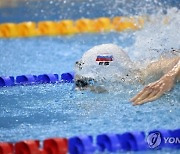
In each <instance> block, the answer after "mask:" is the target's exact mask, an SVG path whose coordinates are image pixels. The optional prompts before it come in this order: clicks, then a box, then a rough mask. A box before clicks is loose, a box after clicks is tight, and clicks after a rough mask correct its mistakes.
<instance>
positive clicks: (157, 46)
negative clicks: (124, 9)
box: [126, 8, 180, 62]
mask: <svg viewBox="0 0 180 154" xmlns="http://www.w3.org/2000/svg"><path fill="white" fill-rule="evenodd" d="M146 20H147V21H148V22H147V23H146V25H145V27H144V29H142V30H141V31H137V32H135V33H134V38H135V43H134V44H133V45H132V46H131V47H129V48H127V49H126V50H128V51H129V54H130V55H131V58H132V59H134V60H143V61H145V60H146V61H147V62H149V61H152V60H157V59H158V58H159V57H160V56H162V55H168V56H170V55H172V50H178V49H180V35H179V34H180V29H179V28H178V27H180V10H178V9H177V8H171V9H168V10H167V14H166V15H165V14H162V13H161V12H158V13H157V14H154V15H151V16H149V17H148V19H146ZM177 54H178V53H177Z"/></svg>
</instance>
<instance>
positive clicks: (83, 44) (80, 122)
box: [0, 9, 180, 153]
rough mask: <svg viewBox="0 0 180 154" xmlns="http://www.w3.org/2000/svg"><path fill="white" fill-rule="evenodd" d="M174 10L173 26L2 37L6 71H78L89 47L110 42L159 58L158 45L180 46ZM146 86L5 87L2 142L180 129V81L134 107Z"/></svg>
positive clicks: (134, 55)
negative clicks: (105, 89)
mask: <svg viewBox="0 0 180 154" xmlns="http://www.w3.org/2000/svg"><path fill="white" fill-rule="evenodd" d="M169 15H170V16H171V17H174V18H172V19H171V24H170V25H169V26H164V25H163V26H162V25H160V23H159V22H158V24H154V23H153V24H149V25H146V27H145V28H144V29H143V30H140V31H137V32H124V33H118V32H110V33H101V34H79V35H75V36H66V37H60V36H59V37H37V38H17V39H0V76H17V75H23V74H34V75H39V74H43V73H58V74H61V73H64V72H69V71H73V70H74V64H75V61H77V60H79V59H80V58H81V56H82V55H83V53H84V52H85V51H87V50H88V49H90V48H92V47H93V46H95V45H99V44H104V43H114V44H117V45H119V46H120V47H122V48H123V49H124V50H125V51H126V52H127V53H128V54H129V56H130V57H131V59H133V60H137V61H139V60H141V61H143V62H146V60H147V59H150V60H154V59H157V58H158V57H159V55H160V53H159V52H158V53H157V52H156V51H157V50H158V51H162V52H163V51H164V50H169V49H171V48H172V47H173V48H175V49H179V48H180V46H179V45H180V42H179V41H180V36H179V35H178V34H179V33H180V29H179V28H178V27H179V26H180V22H179V10H178V11H177V10H176V9H172V10H170V11H169ZM159 26H160V27H159ZM157 27H159V28H158V31H157ZM151 49H157V50H151ZM142 58H143V59H142ZM142 88H143V86H142V85H116V86H114V90H113V91H110V92H109V93H102V94H96V93H93V92H90V91H75V90H74V84H72V83H64V84H44V85H34V86H15V87H3V88H0V141H10V142H17V141H19V140H25V139H40V140H43V139H46V138H48V137H56V136H58V137H72V136H75V135H93V136H96V135H98V134H101V133H107V132H108V133H123V132H126V131H135V130H138V131H145V132H148V131H150V130H153V129H176V128H180V118H179V117H180V105H179V103H180V95H179V91H180V84H179V83H178V84H176V85H175V87H174V88H173V90H172V91H171V92H169V93H168V94H166V95H164V96H163V97H161V98H160V99H159V100H156V101H154V102H152V103H147V104H144V105H141V106H132V104H131V103H130V102H129V99H130V98H131V97H132V96H134V95H135V94H136V93H137V92H138V91H139V90H141V89H142ZM149 153H152V152H151V151H150V152H149ZM153 153H179V151H178V150H176V151H171V150H163V151H153Z"/></svg>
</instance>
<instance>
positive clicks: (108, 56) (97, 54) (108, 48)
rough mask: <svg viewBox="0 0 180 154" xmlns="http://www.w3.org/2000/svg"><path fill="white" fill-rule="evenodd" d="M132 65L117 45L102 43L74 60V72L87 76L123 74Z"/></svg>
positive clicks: (104, 76)
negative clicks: (77, 59)
mask: <svg viewBox="0 0 180 154" xmlns="http://www.w3.org/2000/svg"><path fill="white" fill-rule="evenodd" d="M131 66H132V62H131V60H130V58H129V56H128V55H127V54H126V53H125V52H124V51H123V50H122V49H121V48H120V47H118V46H117V45H114V44H102V45H98V46H95V47H93V48H91V49H90V50H88V51H87V52H85V53H84V55H83V56H82V58H81V59H80V60H79V61H78V62H76V68H75V71H76V74H78V75H81V76H84V77H87V78H98V79H100V78H106V77H112V75H113V74H116V73H117V74H118V75H119V74H120V73H122V72H124V73H125V74H126V73H127V71H128V70H129V68H130V67H131Z"/></svg>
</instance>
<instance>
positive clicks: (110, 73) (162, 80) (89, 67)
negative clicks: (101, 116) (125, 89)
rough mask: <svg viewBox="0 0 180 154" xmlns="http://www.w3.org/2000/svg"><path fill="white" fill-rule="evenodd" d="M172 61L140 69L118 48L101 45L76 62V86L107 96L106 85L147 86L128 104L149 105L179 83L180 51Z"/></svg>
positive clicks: (151, 64)
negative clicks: (109, 83) (112, 83)
mask: <svg viewBox="0 0 180 154" xmlns="http://www.w3.org/2000/svg"><path fill="white" fill-rule="evenodd" d="M173 52H175V54H174V56H173V57H170V58H163V57H161V58H160V59H159V60H158V61H156V62H151V63H150V64H148V65H147V67H145V68H142V67H140V66H138V65H137V64H136V62H132V61H131V59H130V58H129V56H128V55H127V54H126V53H125V52H124V51H123V50H122V49H121V48H119V47H118V46H117V45H114V44H103V45H99V46H95V47H93V48H92V49H90V50H88V51H87V52H86V53H84V55H83V56H82V58H81V60H80V61H77V62H76V67H75V71H76V76H75V84H76V87H77V88H78V89H80V90H85V89H90V90H92V91H95V92H98V93H100V92H106V91H107V88H108V87H105V86H103V83H105V81H108V82H126V83H131V84H132V83H141V84H147V83H149V84H148V85H147V86H145V88H144V89H143V90H142V91H140V92H139V93H138V94H137V95H136V96H135V97H133V98H132V99H131V100H130V101H131V102H133V105H140V104H143V103H146V102H151V101H154V100H156V99H158V98H159V97H161V96H162V95H163V94H164V93H165V92H167V91H170V90H171V89H172V88H173V85H174V83H175V82H178V81H180V56H179V50H178V51H175V50H174V51H173Z"/></svg>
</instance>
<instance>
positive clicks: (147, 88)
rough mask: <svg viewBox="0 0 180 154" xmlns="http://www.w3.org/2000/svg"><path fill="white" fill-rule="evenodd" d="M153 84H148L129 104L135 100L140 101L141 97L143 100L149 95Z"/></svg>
mask: <svg viewBox="0 0 180 154" xmlns="http://www.w3.org/2000/svg"><path fill="white" fill-rule="evenodd" d="M153 85H154V84H149V85H148V86H146V87H145V88H144V89H143V90H141V91H140V92H139V93H138V94H137V95H136V96H134V97H133V98H132V99H131V100H130V101H131V102H135V101H136V100H137V99H140V97H142V96H143V98H144V97H145V96H146V95H149V94H150V93H151V91H152V89H151V87H152V86H153Z"/></svg>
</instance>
